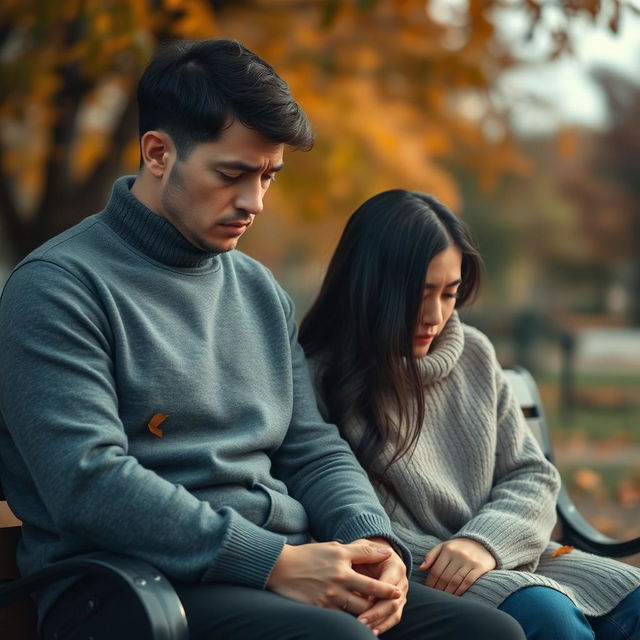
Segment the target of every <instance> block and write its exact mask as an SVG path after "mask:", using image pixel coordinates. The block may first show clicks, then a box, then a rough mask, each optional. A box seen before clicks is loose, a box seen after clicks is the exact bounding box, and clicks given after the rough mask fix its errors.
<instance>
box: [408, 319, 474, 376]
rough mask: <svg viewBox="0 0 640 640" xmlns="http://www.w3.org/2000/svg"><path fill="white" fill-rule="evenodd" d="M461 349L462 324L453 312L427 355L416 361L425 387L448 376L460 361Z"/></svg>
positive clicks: (462, 341) (462, 345) (462, 346)
mask: <svg viewBox="0 0 640 640" xmlns="http://www.w3.org/2000/svg"><path fill="white" fill-rule="evenodd" d="M463 348H464V333H463V331H462V323H461V322H460V318H459V317H458V312H457V311H454V312H453V314H452V315H451V317H450V318H449V321H448V322H447V324H446V325H445V326H444V329H443V330H442V333H441V334H440V335H439V336H438V338H437V339H436V341H435V342H434V343H433V345H432V347H431V349H430V350H429V352H428V353H427V355H426V356H424V357H422V358H419V359H418V360H417V362H418V368H419V369H420V373H421V374H422V379H423V381H424V383H425V385H426V384H431V383H432V382H435V381H436V380H441V379H442V378H445V377H446V376H448V375H449V373H451V370H452V369H453V367H454V366H455V365H456V363H457V362H458V360H459V359H460V356H461V355H462V350H463Z"/></svg>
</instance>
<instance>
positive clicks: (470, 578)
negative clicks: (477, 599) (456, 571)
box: [451, 569, 486, 596]
mask: <svg viewBox="0 0 640 640" xmlns="http://www.w3.org/2000/svg"><path fill="white" fill-rule="evenodd" d="M485 573H486V571H482V570H480V569H472V570H471V571H469V573H468V574H467V575H466V576H465V577H464V579H463V580H462V582H461V583H460V584H459V585H458V588H457V589H456V590H455V591H452V592H451V593H453V595H454V596H461V595H462V594H463V593H464V592H465V591H466V590H467V589H468V588H469V587H470V586H471V585H472V584H473V583H474V582H475V581H476V580H477V579H478V578H480V577H482V576H483V575H484V574H485Z"/></svg>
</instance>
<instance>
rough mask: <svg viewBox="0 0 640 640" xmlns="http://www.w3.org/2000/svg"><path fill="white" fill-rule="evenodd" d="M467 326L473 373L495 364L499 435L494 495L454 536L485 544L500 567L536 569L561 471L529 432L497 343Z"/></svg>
mask: <svg viewBox="0 0 640 640" xmlns="http://www.w3.org/2000/svg"><path fill="white" fill-rule="evenodd" d="M467 329H468V332H467V334H466V335H465V338H466V345H467V350H468V352H470V356H471V357H472V358H473V359H474V360H476V364H477V366H474V367H472V368H471V372H472V373H474V372H475V373H477V372H476V369H477V368H482V367H483V366H485V367H487V366H488V367H490V368H491V371H490V372H488V373H490V374H491V380H492V385H493V388H492V389H491V391H490V393H493V394H495V404H496V419H497V422H496V424H497V439H496V452H495V467H494V482H493V487H492V490H491V493H490V496H489V499H488V500H487V502H486V504H485V505H484V506H483V507H482V508H481V510H480V511H479V512H478V513H477V514H476V515H475V517H473V518H472V519H471V520H470V521H469V522H467V523H466V524H465V525H464V526H463V527H462V528H461V529H460V530H459V531H458V532H457V533H456V534H455V536H454V537H467V538H471V539H473V540H477V541H478V542H480V543H482V544H483V545H484V546H485V547H487V548H488V549H489V551H490V552H491V553H492V554H493V556H494V557H495V559H496V562H497V567H496V568H497V569H514V568H517V569H523V570H528V571H532V570H535V567H536V566H537V564H538V559H539V556H540V554H541V553H542V552H543V550H544V549H545V548H546V546H547V545H548V543H549V539H550V536H551V531H552V529H553V526H554V524H555V518H556V516H555V502H556V496H557V493H558V491H559V488H560V479H559V474H558V472H557V470H556V469H555V467H553V465H551V464H550V463H549V462H548V461H547V460H546V459H545V458H544V456H543V454H542V451H541V450H540V447H539V446H538V443H537V442H536V440H535V438H534V437H533V435H532V434H531V432H530V431H529V428H528V426H527V424H526V422H525V420H524V418H523V416H522V414H521V411H520V408H519V406H518V403H517V400H516V398H515V396H514V394H513V392H512V391H511V388H510V387H509V385H508V383H507V381H506V378H505V376H504V374H503V372H502V369H501V367H500V365H499V364H498V362H497V359H496V356H495V352H494V349H493V346H492V345H491V343H490V342H489V340H488V339H487V338H486V337H485V336H484V335H483V334H481V333H480V332H478V331H475V330H473V329H469V328H467Z"/></svg>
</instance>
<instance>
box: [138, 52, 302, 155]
mask: <svg viewBox="0 0 640 640" xmlns="http://www.w3.org/2000/svg"><path fill="white" fill-rule="evenodd" d="M138 110H139V132H140V137H142V136H143V135H144V134H145V133H146V132H147V131H152V130H156V131H158V130H161V131H165V132H167V133H168V134H169V135H170V136H171V138H172V139H173V142H174V144H175V145H176V150H177V153H178V157H179V158H180V159H184V158H185V157H187V156H188V155H189V153H190V151H191V149H192V148H193V146H194V144H197V143H200V142H213V141H215V140H217V139H218V138H219V137H220V135H221V134H222V131H223V129H224V128H225V127H226V126H228V125H229V124H230V122H231V121H232V120H233V119H234V118H235V119H237V120H239V121H240V122H241V123H242V124H244V125H245V126H246V127H249V128H251V129H255V130H256V131H258V132H259V133H260V134H262V135H263V136H264V137H265V138H266V139H267V140H270V141H272V142H278V143H283V144H287V145H290V146H291V147H293V148H295V149H300V150H305V151H306V150H308V149H310V148H311V147H312V145H313V131H312V129H311V125H310V123H309V120H308V119H307V117H306V115H305V114H304V112H303V111H302V108H301V107H300V105H298V104H297V103H296V101H295V100H294V99H293V98H292V96H291V93H290V92H289V87H288V86H287V83H286V82H285V81H284V80H283V79H282V78H280V76H278V74H277V73H276V72H275V71H274V69H273V67H271V65H270V64H268V63H267V62H265V61H264V60H262V59H261V58H259V57H258V56H257V55H255V54H254V53H252V52H251V51H249V50H248V49H246V48H245V47H243V46H242V45H241V44H240V43H239V42H235V41H232V40H202V41H178V42H173V43H171V44H169V45H167V46H165V47H164V48H163V49H162V50H161V51H160V52H159V53H158V54H157V55H156V56H155V57H154V58H153V60H152V61H151V62H150V63H149V65H148V66H147V68H146V69H145V71H144V73H143V74H142V77H141V78H140V82H139V84H138Z"/></svg>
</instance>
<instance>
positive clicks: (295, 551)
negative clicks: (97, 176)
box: [0, 40, 522, 640]
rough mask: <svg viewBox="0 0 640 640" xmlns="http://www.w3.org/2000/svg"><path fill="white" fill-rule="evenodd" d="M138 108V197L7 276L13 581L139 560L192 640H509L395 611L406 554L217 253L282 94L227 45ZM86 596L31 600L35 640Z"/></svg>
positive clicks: (504, 633)
mask: <svg viewBox="0 0 640 640" xmlns="http://www.w3.org/2000/svg"><path fill="white" fill-rule="evenodd" d="M138 101H139V111H140V150H141V167H140V172H139V175H138V176H137V177H135V178H129V177H125V178H121V179H119V180H118V181H117V182H116V183H115V185H114V189H113V193H112V196H111V199H110V201H109V203H108V204H107V206H106V208H105V210H104V211H102V212H101V213H100V214H98V215H94V216H91V217H89V218H87V219H86V220H84V221H83V222H81V223H80V224H79V225H77V226H75V227H74V228H72V229H70V230H68V231H67V232H65V233H63V234H61V235H60V236H58V237H56V238H54V239H53V240H50V241H49V242H47V243H46V244H45V245H43V246H42V247H40V248H39V249H38V250H36V251H35V252H34V253H32V254H31V255H30V256H28V257H27V258H26V259H25V260H24V261H23V262H22V263H21V264H20V265H18V267H17V268H16V269H15V271H14V272H13V274H12V276H11V277H10V279H9V281H8V283H7V285H6V287H5V291H4V292H3V296H2V299H1V301H0V348H1V349H2V352H3V354H4V363H3V367H2V372H1V373H0V411H1V416H2V418H1V421H0V436H2V437H1V439H0V442H2V447H1V449H0V456H1V465H0V468H1V472H2V484H3V487H4V488H5V493H6V495H7V498H8V499H9V501H10V503H11V504H12V506H13V508H14V510H15V512H16V514H17V515H18V516H19V517H20V518H21V519H22V520H23V522H24V527H23V531H24V542H25V544H23V546H22V548H21V552H20V558H19V560H20V564H21V568H22V570H23V572H24V573H30V572H32V571H34V570H36V569H38V568H40V567H42V566H45V565H47V564H49V563H50V562H52V561H54V560H58V559H61V558H68V557H73V556H75V555H78V554H81V553H85V552H88V551H92V550H96V549H107V550H111V551H114V552H118V553H125V554H129V555H132V556H135V557H138V558H141V559H143V560H146V561H148V562H150V563H152V564H153V565H155V566H157V567H158V568H159V569H160V570H161V571H163V572H164V573H165V574H166V575H167V576H168V577H169V579H170V580H172V582H173V583H174V585H175V587H176V590H177V592H178V594H179V596H180V598H181V600H182V602H183V604H184V606H185V610H186V613H187V618H188V622H189V627H190V633H191V637H192V638H213V637H218V638H242V639H244V638H248V637H257V638H285V637H286V638H289V637H292V638H294V637H300V638H325V637H327V636H328V635H331V634H333V635H335V637H336V638H363V639H364V638H370V637H371V635H372V633H373V634H376V635H377V634H382V633H385V637H387V636H388V637H390V638H409V637H411V638H440V637H443V638H444V637H447V638H458V637H460V638H462V637H468V635H469V634H470V633H471V632H472V631H473V635H474V637H476V638H481V637H487V638H488V637H491V638H502V637H504V638H520V637H522V636H520V632H519V630H518V629H517V628H516V627H515V626H514V625H513V624H512V623H511V622H510V619H508V618H506V617H503V616H501V615H500V614H499V612H496V611H494V610H491V609H485V608H482V607H479V606H478V605H471V604H468V603H463V602H462V601H460V600H457V599H454V598H453V597H449V596H448V595H447V594H442V593H440V592H436V591H435V590H430V589H427V588H426V587H425V588H423V589H420V588H418V589H412V591H411V592H408V585H407V579H406V569H405V564H404V563H403V560H402V559H401V557H400V556H399V555H398V553H397V551H400V552H401V553H404V559H405V560H408V558H407V554H406V552H405V551H404V550H403V549H402V547H401V545H400V544H399V543H398V541H397V539H396V538H395V536H394V534H393V533H392V531H391V529H390V527H389V522H388V520H387V518H386V516H385V514H384V511H383V510H382V509H381V507H380V505H379V504H378V502H377V501H376V499H375V497H374V494H373V492H372V489H371V487H370V485H369V484H368V482H367V479H366V476H365V475H364V473H363V472H362V470H361V469H360V468H359V466H358V465H357V464H356V463H355V461H354V458H353V456H352V454H351V452H350V450H349V448H348V446H347V445H346V444H345V443H344V442H343V441H342V440H341V439H340V438H339V436H338V435H337V431H336V429H335V428H334V427H333V426H331V425H327V424H325V423H324V422H323V421H322V419H321V418H320V416H319V414H318V412H317V409H316V406H315V402H314V394H313V392H312V389H311V387H310V382H309V379H308V373H307V370H306V364H305V360H304V355H303V353H302V350H301V348H300V347H299V345H298V343H297V339H296V328H295V325H294V312H293V306H292V303H291V301H290V300H289V298H288V297H287V295H286V294H285V293H284V292H283V290H282V289H281V288H280V287H279V286H278V284H277V283H276V282H275V280H274V279H273V277H272V276H271V274H270V273H269V271H268V270H266V269H265V268H264V267H262V266H261V265H259V264H258V263H256V262H255V261H253V260H251V259H250V258H248V257H247V256H245V255H243V254H241V253H240V252H238V251H233V249H234V248H235V245H236V243H237V241H238V238H239V237H240V236H241V235H242V234H243V233H244V232H245V231H246V229H247V228H248V227H249V226H251V225H252V223H253V221H254V218H255V216H256V215H258V214H259V213H260V212H261V211H262V200H263V197H264V195H265V193H266V191H267V189H268V188H269V185H270V183H271V182H272V181H273V179H274V178H275V176H276V174H277V173H278V171H280V170H281V169H282V167H283V164H284V163H283V153H284V148H285V145H288V146H291V147H294V148H299V149H308V148H310V146H311V144H312V133H311V129H310V126H309V124H308V121H307V119H306V117H305V116H304V114H303V112H302V111H301V109H300V107H299V106H298V105H297V104H296V103H295V102H294V101H293V99H292V98H291V96H290V94H289V91H288V88H287V86H286V84H285V83H284V82H283V81H282V80H281V79H280V78H279V77H278V76H277V75H276V74H275V72H274V71H273V69H272V68H271V67H270V66H269V65H268V64H267V63H265V62H264V61H262V60H260V59H259V58H258V57H257V56H255V55H254V54H252V53H251V52H249V51H247V50H246V49H245V48H244V47H242V46H241V45H239V44H238V43H235V42H230V41H224V40H219V41H205V42H199V43H182V44H178V45H174V46H172V47H171V48H168V49H166V50H165V51H163V52H162V53H161V54H160V55H159V56H157V57H156V58H155V59H154V60H153V61H152V62H151V64H150V65H149V67H148V68H147V70H146V71H145V73H144V74H143V77H142V78H141V81H140V84H139V88H138ZM7 436H8V437H7ZM94 586H95V585H93V584H92V583H91V579H89V580H88V581H87V580H83V581H82V582H80V583H79V584H75V585H71V586H69V585H63V586H59V587H58V588H57V589H53V590H49V592H47V593H45V594H43V597H42V599H41V603H40V609H41V612H42V614H43V617H44V620H43V623H42V628H43V634H44V637H45V638H48V637H49V634H52V633H53V630H54V629H56V630H57V633H58V636H57V637H58V638H59V640H62V637H63V636H62V635H60V634H61V632H60V624H59V623H60V620H63V621H64V620H65V619H66V618H68V617H69V616H68V612H69V611H71V610H72V609H73V608H77V607H78V606H81V603H82V599H83V598H85V599H86V592H87V589H91V588H94ZM63 589H64V590H63ZM103 597H104V598H111V597H117V596H116V595H104V596H103ZM407 602H408V604H405V603H407ZM403 610H404V618H403V621H402V622H400V623H399V620H400V618H401V615H402V613H403ZM398 623H399V624H398ZM63 626H64V625H63ZM483 629H484V630H485V631H484V632H483ZM72 631H73V630H70V631H69V633H72ZM483 633H484V634H485V635H484V636H483Z"/></svg>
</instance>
